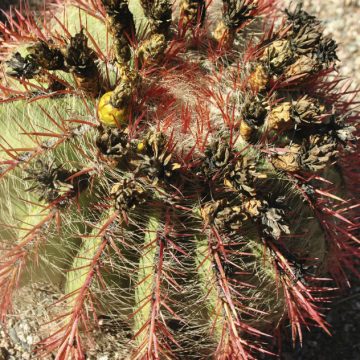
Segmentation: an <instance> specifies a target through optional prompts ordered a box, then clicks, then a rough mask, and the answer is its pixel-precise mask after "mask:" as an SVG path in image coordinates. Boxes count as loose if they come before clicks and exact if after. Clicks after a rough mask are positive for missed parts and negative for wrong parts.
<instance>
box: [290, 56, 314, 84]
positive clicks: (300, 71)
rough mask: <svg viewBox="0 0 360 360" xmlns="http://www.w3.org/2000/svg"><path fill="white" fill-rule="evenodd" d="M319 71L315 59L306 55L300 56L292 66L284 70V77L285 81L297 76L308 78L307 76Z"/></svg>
mask: <svg viewBox="0 0 360 360" xmlns="http://www.w3.org/2000/svg"><path fill="white" fill-rule="evenodd" d="M319 69H320V68H319V64H318V62H317V61H316V59H314V58H312V57H309V56H306V55H301V56H300V57H299V58H298V59H297V60H296V61H295V62H294V63H293V64H291V65H290V66H288V67H287V68H286V70H285V77H286V78H287V79H288V78H291V77H293V76H298V75H304V77H308V76H309V75H311V74H313V73H315V72H317V71H318V70H319Z"/></svg>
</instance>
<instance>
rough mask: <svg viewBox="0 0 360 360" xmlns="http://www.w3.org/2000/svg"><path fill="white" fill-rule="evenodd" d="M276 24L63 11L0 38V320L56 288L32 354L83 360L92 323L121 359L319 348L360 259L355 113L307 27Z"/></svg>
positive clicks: (196, 13) (303, 17)
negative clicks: (116, 327) (24, 294)
mask: <svg viewBox="0 0 360 360" xmlns="http://www.w3.org/2000/svg"><path fill="white" fill-rule="evenodd" d="M219 5H220V6H219ZM62 6H64V8H63V7H62ZM175 10H176V11H175ZM60 14H63V16H64V17H63V18H61V15H60ZM277 15H278V12H277V10H276V7H275V4H274V1H272V0H258V1H252V0H244V1H240V0H226V1H225V0H224V1H223V2H215V3H213V4H212V3H211V4H210V2H205V1H192V0H191V1H190V0H184V1H182V2H181V3H180V4H174V6H173V9H172V6H171V4H170V2H168V1H165V0H164V1H157V0H141V1H130V2H128V1H125V0H98V1H92V2H89V3H88V2H83V1H81V0H71V1H66V2H64V4H57V5H54V8H53V9H52V10H51V11H49V12H46V13H45V14H44V19H45V20H44V23H43V24H42V25H41V26H40V25H38V24H37V20H36V18H34V17H32V15H31V14H30V13H28V14H27V17H23V16H20V15H19V17H18V19H14V18H9V22H10V24H9V25H1V28H2V31H3V43H4V47H3V48H4V50H3V52H2V53H1V57H2V64H1V66H2V67H3V70H4V71H3V74H4V75H3V78H1V83H0V90H1V99H0V115H1V119H0V129H1V135H0V146H1V163H0V164H1V167H0V196H1V205H0V222H1V231H0V240H1V243H2V248H3V250H2V253H1V263H0V293H1V296H0V311H1V315H2V318H3V319H5V318H6V316H7V313H8V312H9V311H10V310H11V302H12V296H13V293H15V292H16V287H17V286H19V285H21V284H22V283H24V282H28V281H30V280H33V281H37V280H38V279H43V278H44V277H45V278H46V279H47V281H49V282H52V283H53V284H56V285H57V286H59V287H60V288H61V289H62V291H63V292H64V297H63V299H62V301H60V302H58V304H57V305H58V306H59V307H61V309H63V312H64V316H60V317H58V318H57V319H54V323H53V326H54V333H53V334H49V337H48V338H46V339H44V340H43V341H42V342H41V343H39V344H38V345H37V347H36V349H35V351H36V352H37V354H39V355H42V354H45V353H47V352H54V353H55V354H56V358H57V359H85V357H86V355H85V354H86V346H85V345H84V344H86V339H87V337H89V336H90V332H89V329H90V328H91V327H96V326H97V324H98V321H99V320H98V319H99V316H100V315H101V316H106V317H108V318H110V319H111V320H112V321H114V322H115V323H117V324H120V327H121V329H122V330H121V331H119V344H118V346H119V347H121V348H122V349H124V353H126V355H124V358H129V359H191V358H194V359H209V358H214V359H243V360H244V359H256V358H257V356H258V355H259V354H260V353H263V354H269V353H271V351H272V346H271V345H272V341H273V340H271V337H272V336H273V335H276V334H279V330H280V328H281V327H282V326H283V325H284V324H287V323H289V324H290V326H291V329H292V336H293V339H294V341H295V340H296V339H297V338H299V339H300V341H301V331H302V330H301V327H302V325H306V326H308V325H315V326H318V327H321V328H322V329H324V331H325V332H329V330H328V326H327V324H326V322H325V320H324V317H323V314H322V312H321V302H322V301H325V300H326V299H327V298H330V297H331V296H333V294H332V292H333V291H334V290H335V289H336V288H337V287H340V286H343V285H347V284H348V280H347V275H346V274H347V271H349V270H350V271H355V272H356V266H357V262H358V255H359V253H358V247H357V246H358V244H359V240H358V239H357V238H356V231H357V229H358V226H357V225H356V211H357V209H358V206H357V205H358V204H357V203H356V196H353V197H351V195H349V192H348V191H351V184H353V183H354V177H356V176H358V174H357V173H356V164H355V162H353V159H354V158H355V159H356V155H354V154H356V150H357V147H356V141H357V132H358V130H357V124H358V118H359V115H358V113H357V112H356V111H355V110H354V106H353V104H352V101H351V98H350V97H349V96H350V95H351V94H350V95H349V91H346V90H345V91H341V90H339V87H337V85H339V83H341V81H342V80H341V79H339V78H337V77H336V76H334V75H333V70H334V65H335V62H336V61H337V57H336V44H335V43H334V41H333V40H331V39H329V38H327V37H325V36H324V35H323V33H322V28H321V24H320V23H319V21H318V20H316V19H315V18H314V17H312V16H311V15H309V14H307V13H306V12H304V11H303V10H302V8H301V7H300V6H298V7H295V8H293V9H288V10H286V12H285V15H284V19H283V21H282V22H281V23H280V24H278V25H277V26H273V25H272V23H271V19H274V18H275V16H277ZM14 24H16V26H15V25H14ZM14 46H16V47H17V48H18V51H17V52H13V51H11V49H12V48H13V47H14ZM349 159H350V162H349ZM357 161H358V160H357ZM351 162H352V163H351ZM349 179H352V182H351V181H350V182H349ZM347 184H349V187H347ZM46 268H48V269H49V270H48V271H46V270H44V269H46ZM50 270H51V271H50ZM129 339H131V340H130V342H129ZM124 344H129V345H128V346H125V345H124Z"/></svg>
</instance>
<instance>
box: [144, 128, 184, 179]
mask: <svg viewBox="0 0 360 360" xmlns="http://www.w3.org/2000/svg"><path fill="white" fill-rule="evenodd" d="M143 144H144V149H143V151H142V152H143V153H142V154H140V157H141V160H140V165H139V168H138V171H139V172H140V173H144V174H145V175H146V176H147V177H148V178H149V179H150V180H151V181H152V183H153V185H156V184H157V183H158V182H159V180H165V179H167V178H170V177H171V176H172V175H173V173H174V171H175V170H177V169H179V167H180V165H179V164H178V163H174V162H172V161H171V160H172V154H171V153H170V152H169V151H168V144H167V139H166V136H165V135H164V134H163V133H160V132H150V133H149V134H148V135H147V137H146V139H145V140H144V142H143Z"/></svg>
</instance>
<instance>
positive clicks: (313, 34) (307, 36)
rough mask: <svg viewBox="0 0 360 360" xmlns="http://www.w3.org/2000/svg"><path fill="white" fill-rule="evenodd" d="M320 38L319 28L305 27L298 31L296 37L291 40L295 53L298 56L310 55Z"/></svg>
mask: <svg viewBox="0 0 360 360" xmlns="http://www.w3.org/2000/svg"><path fill="white" fill-rule="evenodd" d="M321 37H322V29H321V28H320V26H315V27H314V26H312V25H306V26H303V27H301V28H300V29H299V31H298V32H297V33H296V36H295V37H294V38H293V39H292V43H293V44H294V46H295V49H296V53H297V54H299V55H305V54H309V53H310V54H311V53H313V52H314V51H316V48H317V46H318V44H319V42H320V40H321Z"/></svg>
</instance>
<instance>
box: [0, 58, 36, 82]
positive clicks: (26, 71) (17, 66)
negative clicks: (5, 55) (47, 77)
mask: <svg viewBox="0 0 360 360" xmlns="http://www.w3.org/2000/svg"><path fill="white" fill-rule="evenodd" d="M6 65H7V67H8V69H7V70H6V74H7V75H9V76H13V77H16V78H21V77H24V78H25V79H32V78H33V77H34V76H36V75H37V74H38V73H39V71H40V69H39V65H38V64H37V63H36V62H35V60H34V59H33V58H32V57H31V56H26V57H25V58H23V57H22V56H21V54H20V53H18V52H17V53H15V54H13V55H12V57H11V58H10V59H9V60H7V61H6Z"/></svg>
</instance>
